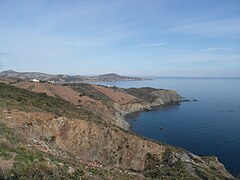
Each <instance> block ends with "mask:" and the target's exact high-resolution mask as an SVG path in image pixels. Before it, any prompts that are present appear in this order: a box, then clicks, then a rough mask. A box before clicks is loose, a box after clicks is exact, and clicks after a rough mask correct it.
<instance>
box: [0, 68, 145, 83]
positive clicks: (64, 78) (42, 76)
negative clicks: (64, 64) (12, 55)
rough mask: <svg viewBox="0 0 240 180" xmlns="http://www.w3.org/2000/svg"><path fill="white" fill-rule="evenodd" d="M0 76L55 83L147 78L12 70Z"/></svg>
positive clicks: (113, 74) (1, 73) (110, 74)
mask: <svg viewBox="0 0 240 180" xmlns="http://www.w3.org/2000/svg"><path fill="white" fill-rule="evenodd" d="M0 77H3V78H14V79H20V80H25V81H29V80H32V79H39V80H42V81H54V82H56V83H61V84H62V83H80V82H100V81H102V82H111V81H139V80H147V78H139V77H128V76H120V75H118V74H115V73H109V74H103V75H99V76H82V75H75V76H70V75H63V74H58V75H53V74H47V73H40V72H16V71H13V70H8V71H3V72H0Z"/></svg>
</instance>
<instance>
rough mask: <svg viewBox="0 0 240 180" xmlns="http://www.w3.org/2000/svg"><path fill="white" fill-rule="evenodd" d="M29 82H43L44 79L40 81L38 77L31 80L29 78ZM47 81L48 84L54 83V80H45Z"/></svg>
mask: <svg viewBox="0 0 240 180" xmlns="http://www.w3.org/2000/svg"><path fill="white" fill-rule="evenodd" d="M30 82H34V83H41V82H45V81H41V80H39V79H32V80H30ZM47 83H49V84H55V82H54V81H47Z"/></svg>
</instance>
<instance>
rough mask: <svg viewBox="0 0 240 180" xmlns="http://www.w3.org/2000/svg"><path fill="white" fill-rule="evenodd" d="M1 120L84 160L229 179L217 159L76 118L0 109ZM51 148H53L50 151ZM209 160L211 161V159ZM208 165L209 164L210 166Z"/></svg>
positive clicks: (150, 173)
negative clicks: (202, 156)
mask: <svg viewBox="0 0 240 180" xmlns="http://www.w3.org/2000/svg"><path fill="white" fill-rule="evenodd" d="M0 119H1V120H0V121H1V122H3V123H5V124H6V125H7V126H8V127H10V128H13V129H15V130H16V131H18V132H19V133H20V134H22V135H23V136H24V137H25V138H26V139H27V140H28V142H29V143H31V142H32V143H33V141H38V142H39V141H43V140H44V141H45V143H46V144H47V146H46V147H48V148H46V152H49V153H54V152H55V151H54V150H53V149H56V148H57V149H61V150H62V151H66V152H67V154H70V155H71V156H73V157H76V159H80V160H81V161H83V162H86V161H91V162H95V163H99V164H101V165H103V166H114V167H117V168H120V169H125V170H128V171H134V172H137V173H141V174H143V175H144V176H146V177H155V178H160V177H165V176H166V177H167V176H168V175H167V174H169V175H170V176H173V177H174V176H175V177H179V178H180V177H182V178H184V177H185V178H190V179H194V178H202V177H204V176H205V177H212V178H216V179H223V178H225V179H232V176H231V175H230V174H229V173H228V172H227V171H226V170H225V169H224V166H223V165H222V164H220V163H219V162H218V161H217V159H210V158H201V157H199V156H196V155H193V154H191V153H189V152H187V151H184V150H181V149H177V148H173V147H171V146H168V145H165V144H161V143H156V142H153V141H150V140H147V139H143V138H141V137H139V136H136V135H133V134H129V133H127V132H124V131H122V130H121V129H119V128H117V127H106V126H104V125H102V124H96V123H93V122H88V121H85V120H79V119H68V118H65V117H55V116H54V115H51V114H48V113H26V112H21V111H6V110H0ZM51 149H52V150H51ZM210 161H211V162H210ZM209 164H211V165H209Z"/></svg>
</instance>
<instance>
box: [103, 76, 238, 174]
mask: <svg viewBox="0 0 240 180" xmlns="http://www.w3.org/2000/svg"><path fill="white" fill-rule="evenodd" d="M102 84H103V83H102ZM104 84H105V85H108V84H109V85H115V86H119V87H127V88H128V87H146V86H150V87H156V88H165V89H174V90H176V91H177V92H178V93H179V94H180V95H181V96H183V97H186V98H187V99H191V100H192V99H197V100H198V101H197V102H183V103H181V104H180V105H176V106H168V107H166V108H159V109H156V110H153V111H150V112H143V113H140V114H139V115H138V116H136V117H134V118H133V119H131V120H130V123H131V125H132V130H133V131H134V132H136V133H138V134H140V135H142V136H145V137H147V138H151V139H154V140H157V141H161V142H164V143H167V144H171V145H174V146H179V147H182V148H185V149H187V150H189V151H191V152H193V153H195V154H198V155H215V156H217V157H218V158H219V160H220V162H222V163H223V164H224V165H225V167H226V168H227V169H228V170H229V172H231V173H232V174H233V175H237V174H240V79H160V78H159V79H154V80H152V81H128V82H112V83H104ZM159 127H162V128H163V130H160V129H159Z"/></svg>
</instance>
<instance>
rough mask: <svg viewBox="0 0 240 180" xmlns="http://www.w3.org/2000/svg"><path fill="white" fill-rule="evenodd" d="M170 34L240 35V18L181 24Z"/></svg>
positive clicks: (172, 29) (173, 28)
mask: <svg viewBox="0 0 240 180" xmlns="http://www.w3.org/2000/svg"><path fill="white" fill-rule="evenodd" d="M169 31H170V32H179V33H186V34H197V35H201V36H214V37H217V36H226V35H229V34H239V31H240V23H239V18H233V19H224V20H212V21H203V22H198V23H194V22H192V23H188V24H181V25H178V26H175V27H172V28H170V29H169Z"/></svg>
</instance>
